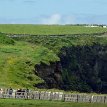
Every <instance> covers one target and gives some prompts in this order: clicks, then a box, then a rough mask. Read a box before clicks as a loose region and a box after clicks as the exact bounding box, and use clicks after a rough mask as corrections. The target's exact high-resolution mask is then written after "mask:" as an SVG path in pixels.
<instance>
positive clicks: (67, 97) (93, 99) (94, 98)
mask: <svg viewBox="0 0 107 107" xmlns="http://www.w3.org/2000/svg"><path fill="white" fill-rule="evenodd" d="M0 98H14V99H34V100H56V101H65V102H88V103H106V104H107V96H106V95H88V94H64V93H63V92H45V91H41V92H39V91H31V92H13V93H12V94H11V95H10V94H8V93H5V92H3V93H0Z"/></svg>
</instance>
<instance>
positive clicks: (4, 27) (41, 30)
mask: <svg viewBox="0 0 107 107" xmlns="http://www.w3.org/2000/svg"><path fill="white" fill-rule="evenodd" d="M0 32H3V33H10V34H34V35H63V34H92V33H102V32H107V28H102V27H95V28H91V27H84V26H69V25H30V24H25V25H21V24H19V25H18V24H14V25H11V24H0Z"/></svg>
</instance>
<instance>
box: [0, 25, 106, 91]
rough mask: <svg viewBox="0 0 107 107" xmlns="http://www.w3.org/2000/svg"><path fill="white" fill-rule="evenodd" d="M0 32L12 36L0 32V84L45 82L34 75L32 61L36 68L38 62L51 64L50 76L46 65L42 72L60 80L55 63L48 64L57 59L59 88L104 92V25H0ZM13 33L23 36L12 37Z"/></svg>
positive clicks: (40, 65)
mask: <svg viewBox="0 0 107 107" xmlns="http://www.w3.org/2000/svg"><path fill="white" fill-rule="evenodd" d="M9 26H11V27H9ZM19 26H20V27H19ZM6 27H7V28H9V29H6ZM20 28H21V29H22V28H23V29H22V30H20ZM11 29H14V30H11ZM28 29H29V30H28ZM31 29H32V31H31ZM34 29H36V30H34ZM15 30H16V31H15ZM40 30H41V31H40ZM0 31H1V32H5V33H9V34H8V35H9V36H11V35H12V36H11V37H7V36H6V35H5V34H2V33H1V34H0V37H1V39H0V55H1V56H0V86H4V87H7V86H12V87H34V86H36V84H42V83H43V82H46V81H44V80H43V78H42V77H43V74H41V73H40V74H41V75H42V76H41V75H39V76H38V75H36V71H35V70H36V69H35V68H34V67H35V65H36V64H37V65H38V64H39V68H40V71H42V70H43V66H42V64H47V65H48V66H47V67H49V65H50V67H51V66H52V67H53V68H52V69H50V67H49V69H50V70H55V72H56V74H55V75H54V76H53V74H52V71H49V69H48V68H45V69H44V71H43V72H45V70H46V71H48V72H50V75H49V76H50V77H49V78H51V80H52V78H54V80H55V79H56V80H60V79H58V78H56V77H58V76H59V74H58V73H57V72H59V70H58V69H59V68H58V67H59V66H58V65H57V64H53V65H51V63H52V62H53V63H56V62H58V63H60V65H61V66H60V70H61V74H60V75H61V76H62V81H63V82H61V85H62V86H61V87H60V88H61V89H64V90H76V91H84V92H93V91H94V92H106V90H105V89H106V87H107V76H106V74H107V73H106V70H107V69H106V66H107V65H106V63H107V62H106V51H107V48H106V46H107V37H106V36H107V34H106V33H105V32H106V31H107V29H106V28H101V27H98V28H86V27H84V26H40V25H39V26H35V25H33V26H32V25H0ZM29 33H30V34H29ZM77 33H78V34H77ZM17 34H27V35H19V36H13V35H17ZM32 34H34V35H32ZM47 35H48V36H47ZM54 66H56V67H54ZM47 69H48V70H47ZM56 75H57V76H56ZM4 77H5V78H4ZM51 80H50V79H49V80H48V81H51ZM59 83H60V82H59ZM52 84H54V83H52ZM56 84H57V85H58V83H56ZM48 85H49V84H48ZM50 86H52V85H50ZM53 86H55V85H53ZM51 88H55V87H51Z"/></svg>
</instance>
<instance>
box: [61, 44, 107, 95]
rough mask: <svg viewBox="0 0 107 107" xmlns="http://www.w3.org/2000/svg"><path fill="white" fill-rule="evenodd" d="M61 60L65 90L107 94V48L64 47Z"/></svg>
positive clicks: (94, 46)
mask: <svg viewBox="0 0 107 107" xmlns="http://www.w3.org/2000/svg"><path fill="white" fill-rule="evenodd" d="M60 59H61V65H62V68H63V74H64V75H63V81H64V89H66V90H76V91H83V92H92V91H94V92H101V93H107V90H106V89H107V46H101V45H98V44H95V45H93V46H76V47H64V48H62V49H61V54H60Z"/></svg>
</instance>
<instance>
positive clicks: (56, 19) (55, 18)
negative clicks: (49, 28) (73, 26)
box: [41, 14, 61, 24]
mask: <svg viewBox="0 0 107 107" xmlns="http://www.w3.org/2000/svg"><path fill="white" fill-rule="evenodd" d="M60 22H61V15H60V14H53V15H51V16H49V17H44V18H43V19H42V21H41V23H42V24H60Z"/></svg>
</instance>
